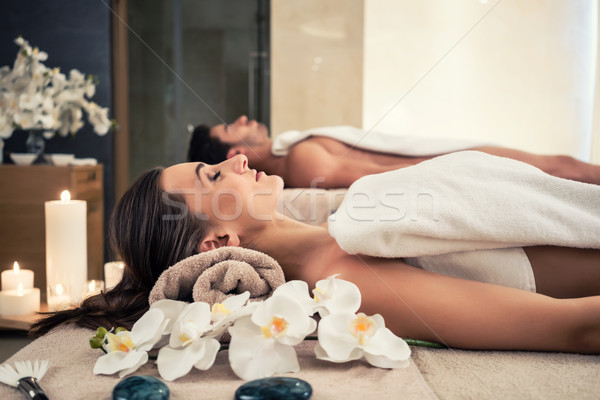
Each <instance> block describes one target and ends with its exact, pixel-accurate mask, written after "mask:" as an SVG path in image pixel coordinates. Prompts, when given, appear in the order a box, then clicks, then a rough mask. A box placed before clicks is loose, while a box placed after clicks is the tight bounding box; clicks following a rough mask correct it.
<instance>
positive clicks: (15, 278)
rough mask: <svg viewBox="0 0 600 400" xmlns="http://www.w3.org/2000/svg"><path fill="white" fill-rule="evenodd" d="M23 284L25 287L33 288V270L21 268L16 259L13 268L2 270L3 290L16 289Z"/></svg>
mask: <svg viewBox="0 0 600 400" xmlns="http://www.w3.org/2000/svg"><path fill="white" fill-rule="evenodd" d="M19 285H21V287H22V288H23V289H32V288H33V271H32V270H30V269H20V268H19V263H18V262H16V261H15V263H14V264H13V269H7V270H6V271H2V290H15V289H17V288H18V287H19Z"/></svg>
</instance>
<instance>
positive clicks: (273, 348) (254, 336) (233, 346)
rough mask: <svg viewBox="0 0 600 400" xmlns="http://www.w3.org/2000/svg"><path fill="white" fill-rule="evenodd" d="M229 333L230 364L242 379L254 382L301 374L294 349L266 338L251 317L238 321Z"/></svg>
mask: <svg viewBox="0 0 600 400" xmlns="http://www.w3.org/2000/svg"><path fill="white" fill-rule="evenodd" d="M229 332H230V333H231V343H230V345H229V362H230V364H231V368H232V369H233V371H234V372H235V374H236V375H237V376H239V377H240V378H242V379H245V380H251V379H258V378H264V377H268V376H272V375H274V374H276V373H285V372H297V371H299V369H300V367H299V365H298V359H297V357H296V352H295V351H294V349H293V348H292V347H290V346H286V345H283V344H280V343H277V342H275V341H274V340H273V339H266V338H265V337H264V336H263V334H262V332H261V330H260V327H258V326H257V325H255V324H254V323H252V320H251V319H250V318H249V317H246V318H244V319H240V320H238V321H236V323H235V325H233V326H232V327H231V328H229Z"/></svg>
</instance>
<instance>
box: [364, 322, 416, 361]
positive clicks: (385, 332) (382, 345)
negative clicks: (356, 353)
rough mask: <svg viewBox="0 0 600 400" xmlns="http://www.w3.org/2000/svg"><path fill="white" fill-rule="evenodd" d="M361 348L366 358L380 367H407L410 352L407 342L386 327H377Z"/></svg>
mask: <svg viewBox="0 0 600 400" xmlns="http://www.w3.org/2000/svg"><path fill="white" fill-rule="evenodd" d="M363 349H364V351H365V358H366V360H367V361H368V362H369V363H370V364H371V365H374V366H376V367H380V368H398V367H407V366H408V359H409V358H410V354H411V351H410V347H408V344H407V343H406V342H405V341H404V340H402V339H401V338H399V337H398V336H396V335H394V334H393V333H392V331H390V330H389V329H388V328H382V329H378V330H377V332H376V333H375V335H373V337H372V338H370V339H369V342H368V343H367V344H366V345H365V346H364V347H363Z"/></svg>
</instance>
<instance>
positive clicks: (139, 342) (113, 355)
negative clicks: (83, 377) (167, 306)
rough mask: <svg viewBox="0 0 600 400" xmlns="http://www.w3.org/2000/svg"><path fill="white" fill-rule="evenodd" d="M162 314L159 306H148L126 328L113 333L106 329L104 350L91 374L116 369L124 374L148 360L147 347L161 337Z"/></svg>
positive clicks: (112, 371)
mask: <svg viewBox="0 0 600 400" xmlns="http://www.w3.org/2000/svg"><path fill="white" fill-rule="evenodd" d="M165 326H166V323H165V315H164V313H163V312H162V311H161V310H159V309H152V310H148V311H147V312H146V313H145V314H144V315H143V316H142V317H141V318H140V319H139V320H138V321H137V322H136V323H135V324H134V325H133V328H132V329H131V332H129V331H121V332H118V333H116V334H114V333H110V332H109V333H107V334H106V336H105V338H106V340H107V341H108V344H106V345H104V346H103V348H104V349H105V350H106V351H107V352H108V353H107V354H105V355H103V356H102V357H100V358H98V360H97V361H96V365H94V374H96V375H98V374H104V375H112V374H114V373H116V372H119V377H121V378H122V377H124V376H125V375H128V374H130V373H132V372H134V371H136V370H137V369H138V368H139V367H140V366H142V365H143V364H145V363H146V362H147V361H148V351H149V350H151V349H152V348H153V347H154V345H155V344H156V343H157V342H158V341H159V340H160V339H161V337H162V334H163V331H164V328H165Z"/></svg>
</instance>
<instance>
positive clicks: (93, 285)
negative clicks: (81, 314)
mask: <svg viewBox="0 0 600 400" xmlns="http://www.w3.org/2000/svg"><path fill="white" fill-rule="evenodd" d="M88 289H89V291H90V292H93V291H94V290H95V289H96V281H95V280H91V281H90V282H89V283H88Z"/></svg>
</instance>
